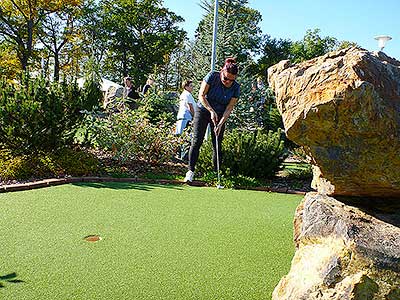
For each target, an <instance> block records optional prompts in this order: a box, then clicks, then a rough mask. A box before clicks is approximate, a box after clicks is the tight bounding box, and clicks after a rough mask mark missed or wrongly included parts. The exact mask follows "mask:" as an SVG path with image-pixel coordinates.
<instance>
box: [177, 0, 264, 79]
mask: <svg viewBox="0 0 400 300" xmlns="http://www.w3.org/2000/svg"><path fill="white" fill-rule="evenodd" d="M213 3H214V1H210V0H202V1H201V7H202V8H203V10H204V18H203V19H202V20H201V21H200V23H199V25H198V27H197V29H196V37H195V40H194V42H193V44H191V45H188V47H190V49H191V51H190V56H189V57H188V59H187V63H186V64H185V65H183V66H182V71H183V72H184V73H185V74H188V75H187V76H189V78H193V79H195V81H196V80H197V81H201V80H202V79H203V77H204V76H205V75H206V74H207V73H208V72H209V71H210V61H211V45H212V39H213V11H214V5H213ZM260 21H261V14H260V13H259V12H258V11H257V10H255V9H252V8H250V7H249V6H248V1H247V0H229V1H228V0H223V1H219V14H218V35H217V49H216V50H217V51H216V53H217V59H216V70H219V68H220V67H221V66H222V65H223V63H224V61H225V59H226V58H227V57H236V59H237V61H238V62H239V63H240V74H241V76H244V74H246V69H247V67H248V66H249V65H251V64H253V63H254V61H253V54H254V53H257V52H258V51H259V48H260V45H261V29H260V28H259V26H258V24H259V22H260Z"/></svg>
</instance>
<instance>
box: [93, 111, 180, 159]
mask: <svg viewBox="0 0 400 300" xmlns="http://www.w3.org/2000/svg"><path fill="white" fill-rule="evenodd" d="M87 120H88V123H86V130H88V131H89V132H90V136H91V138H90V143H91V145H92V146H94V147H96V148H98V149H102V150H106V151H111V152H112V153H113V156H114V158H115V159H117V160H119V161H120V162H126V161H129V160H145V161H147V162H149V163H154V164H157V163H163V162H167V161H170V159H171V158H172V157H173V155H174V154H175V153H176V151H177V149H178V146H179V145H180V143H181V139H182V138H181V137H177V136H174V135H173V132H172V126H171V125H170V124H168V123H166V122H164V121H159V122H158V123H156V124H152V123H150V121H149V120H148V118H147V113H146V112H143V111H142V110H140V109H139V110H130V109H126V110H122V111H120V112H118V113H114V112H112V110H111V111H108V112H106V113H88V116H87Z"/></svg>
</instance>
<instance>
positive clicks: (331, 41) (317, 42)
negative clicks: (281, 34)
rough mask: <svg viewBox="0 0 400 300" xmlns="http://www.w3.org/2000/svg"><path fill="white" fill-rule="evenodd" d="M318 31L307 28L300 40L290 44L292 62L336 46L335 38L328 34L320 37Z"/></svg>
mask: <svg viewBox="0 0 400 300" xmlns="http://www.w3.org/2000/svg"><path fill="white" fill-rule="evenodd" d="M320 32H321V30H320V29H314V30H307V32H306V34H305V36H304V38H303V40H302V41H298V42H294V43H293V44H292V47H291V50H290V53H291V58H292V62H294V63H299V62H302V61H305V60H309V59H312V58H314V57H318V56H321V55H324V54H325V53H327V52H329V51H332V50H334V49H335V48H336V47H337V46H338V41H337V39H335V38H333V37H330V36H327V37H324V38H322V37H321V36H320Z"/></svg>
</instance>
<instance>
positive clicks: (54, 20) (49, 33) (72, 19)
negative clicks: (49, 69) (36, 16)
mask: <svg viewBox="0 0 400 300" xmlns="http://www.w3.org/2000/svg"><path fill="white" fill-rule="evenodd" d="M77 14H78V10H77V9H76V8H74V7H70V8H66V9H64V10H63V11H57V12H53V13H50V14H47V15H45V16H44V17H43V20H42V22H41V26H40V27H39V34H38V36H39V40H40V42H41V43H42V44H43V45H44V47H46V48H47V50H48V53H50V55H51V57H52V58H53V59H54V73H53V79H54V80H55V81H58V80H59V78H60V64H61V62H60V59H61V57H60V56H61V53H62V50H63V48H64V47H65V46H66V44H67V43H72V42H73V41H74V39H76V37H77V35H78V32H77V30H76V29H75V26H76V22H77V21H76V19H77Z"/></svg>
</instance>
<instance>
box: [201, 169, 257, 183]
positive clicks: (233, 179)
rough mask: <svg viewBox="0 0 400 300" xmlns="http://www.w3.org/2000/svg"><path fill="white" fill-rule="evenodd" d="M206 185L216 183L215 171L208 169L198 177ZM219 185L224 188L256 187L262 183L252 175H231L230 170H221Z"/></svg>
mask: <svg viewBox="0 0 400 300" xmlns="http://www.w3.org/2000/svg"><path fill="white" fill-rule="evenodd" d="M200 179H201V180H202V181H204V182H206V183H207V184H208V185H217V184H218V182H217V181H218V176H217V172H215V171H208V172H206V173H204V174H203V176H202V177H201V178H200ZM220 179H221V181H220V185H222V186H223V187H224V188H238V187H256V186H260V185H262V184H261V183H260V182H259V181H258V180H257V179H255V178H253V177H248V176H243V175H241V174H239V175H235V176H232V175H231V173H230V170H229V169H227V170H222V171H221V174H220Z"/></svg>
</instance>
